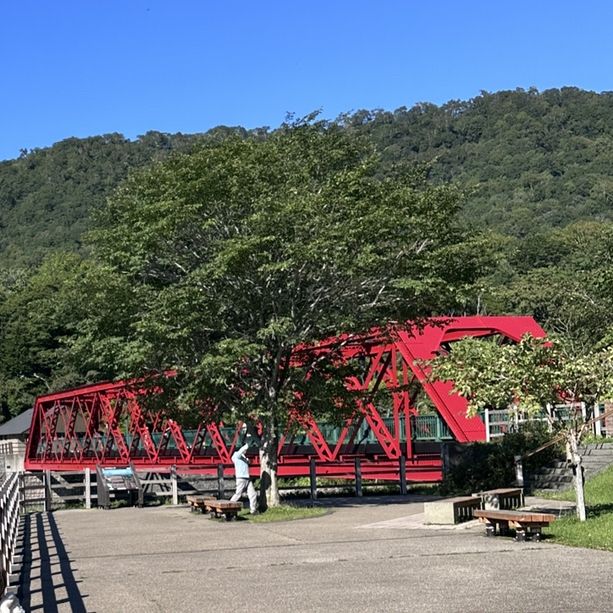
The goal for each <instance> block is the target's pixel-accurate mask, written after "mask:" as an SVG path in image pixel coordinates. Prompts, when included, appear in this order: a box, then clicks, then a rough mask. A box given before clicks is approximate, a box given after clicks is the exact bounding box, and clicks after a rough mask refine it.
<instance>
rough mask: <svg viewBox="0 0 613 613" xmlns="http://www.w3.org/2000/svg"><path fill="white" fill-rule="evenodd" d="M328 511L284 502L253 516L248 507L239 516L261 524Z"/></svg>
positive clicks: (303, 517)
mask: <svg viewBox="0 0 613 613" xmlns="http://www.w3.org/2000/svg"><path fill="white" fill-rule="evenodd" d="M326 513H327V511H326V509H322V508H318V507H294V506H292V505H289V504H284V505H281V506H280V507H272V508H270V509H268V510H267V511H265V512H264V513H260V514H259V515H253V516H252V515H251V514H250V513H249V511H248V509H243V510H242V511H241V512H240V513H239V517H240V518H245V519H248V520H249V521H251V522H254V523H258V524H260V523H267V522H273V521H292V520H295V519H308V518H310V517H320V516H321V515H325V514H326Z"/></svg>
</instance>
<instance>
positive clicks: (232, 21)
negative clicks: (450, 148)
mask: <svg viewBox="0 0 613 613" xmlns="http://www.w3.org/2000/svg"><path fill="white" fill-rule="evenodd" d="M612 24H613V3H611V2H607V1H604V0H603V1H596V0H585V1H583V2H577V1H576V0H573V1H569V0H559V1H553V0H551V1H548V0H541V1H538V0H532V1H531V2H526V1H523V0H513V1H506V0H487V1H486V0H481V1H477V0H475V1H472V2H469V1H466V0H465V1H464V2H459V1H456V2H452V1H449V0H439V1H435V0H433V1H431V2H423V1H422V0H420V1H416V0H404V1H400V0H378V1H375V0H372V1H370V0H369V1H366V0H336V1H335V0H328V1H327V2H325V1H321V0H312V1H310V2H303V1H291V0H285V1H277V0H269V1H266V0H259V1H257V2H256V1H255V0H251V1H247V0H243V1H237V0H217V1H213V0H200V1H196V0H165V1H164V0H0V57H2V62H1V63H0V160H2V159H9V158H13V157H17V156H18V155H19V150H20V149H21V148H33V147H45V146H49V145H51V144H53V143H54V142H57V141H59V140H62V139H64V138H68V137H71V136H78V137H84V136H91V135H96V134H104V133H109V132H121V133H123V134H125V135H126V136H128V137H130V138H134V137H135V136H137V135H138V134H143V133H145V132H147V131H148V130H160V131H163V132H184V133H192V132H202V131H206V130H208V129H209V128H212V127H214V126H216V125H220V124H224V125H243V126H245V127H249V128H253V127H257V126H263V125H268V126H271V127H274V126H277V125H279V123H281V121H283V119H284V117H285V114H286V113H287V112H295V113H297V114H298V115H302V114H306V113H308V112H310V111H312V110H314V109H318V108H321V109H323V114H324V116H325V117H328V118H333V117H336V116H337V115H338V114H339V113H341V112H346V111H352V110H357V109H362V108H367V109H373V108H384V109H389V110H393V109H396V108H398V107H400V106H411V105H413V104H415V103H416V102H423V101H428V102H434V103H437V104H440V103H443V102H445V101H447V100H450V99H468V98H472V97H474V96H476V95H478V94H479V92H480V91H481V90H487V91H497V90H500V89H514V88H516V87H525V88H527V87H531V86H535V87H538V88H539V89H547V88H550V87H562V86H565V85H573V86H578V87H582V88H585V89H590V90H595V91H604V90H613V71H612V70H611V68H612V67H613V66H612V65H613V36H612V35H611V28H612V27H613V26H612Z"/></svg>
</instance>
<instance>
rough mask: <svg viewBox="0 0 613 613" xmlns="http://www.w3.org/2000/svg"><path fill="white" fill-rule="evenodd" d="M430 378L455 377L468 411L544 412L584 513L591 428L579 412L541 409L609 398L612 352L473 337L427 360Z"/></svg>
mask: <svg viewBox="0 0 613 613" xmlns="http://www.w3.org/2000/svg"><path fill="white" fill-rule="evenodd" d="M431 365H432V375H431V376H432V377H433V378H434V379H437V380H441V381H453V386H454V391H455V392H457V393H458V394H459V395H460V396H462V397H464V398H466V399H467V401H468V408H467V412H468V414H469V415H476V414H477V413H478V412H479V411H480V410H482V409H485V408H490V409H507V408H511V409H512V410H515V411H522V412H525V413H528V414H532V415H538V416H539V417H540V416H542V415H544V416H545V417H546V418H548V419H549V420H550V422H551V425H552V426H554V427H555V429H556V430H557V431H559V432H560V436H561V437H563V439H564V440H565V442H566V448H567V455H568V459H569V461H570V462H571V464H572V466H573V472H574V475H575V479H574V483H575V491H576V494H577V515H578V517H579V519H580V520H582V521H584V520H585V518H586V512H585V502H584V495H583V470H582V467H581V464H582V458H581V454H580V451H579V444H580V442H581V439H582V438H583V436H584V435H585V434H586V433H587V432H588V431H589V428H588V425H587V423H586V422H585V420H584V419H583V416H582V415H581V413H580V412H576V411H573V410H569V411H567V412H564V413H560V412H558V411H555V410H549V411H545V407H546V406H547V405H555V404H556V403H560V402H565V403H568V405H569V407H571V406H573V403H579V402H585V403H589V404H592V403H594V402H596V401H598V400H601V401H602V400H606V399H610V398H612V397H613V352H612V351H611V350H610V349H607V350H601V351H599V352H593V353H590V354H577V353H575V352H573V351H572V349H571V348H570V346H569V344H568V343H563V342H561V341H557V342H551V341H546V340H544V339H535V338H532V337H530V336H526V337H524V338H523V339H522V340H521V342H520V343H518V344H517V345H509V344H506V345H500V344H497V343H494V342H484V341H479V340H475V339H464V340H462V341H460V342H458V343H454V345H453V349H452V350H451V351H450V352H449V353H448V354H446V355H442V356H440V357H438V358H436V359H435V360H433V361H432V362H431Z"/></svg>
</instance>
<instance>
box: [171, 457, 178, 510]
mask: <svg viewBox="0 0 613 613" xmlns="http://www.w3.org/2000/svg"><path fill="white" fill-rule="evenodd" d="M170 481H171V486H172V504H174V505H175V506H176V505H178V504H179V489H178V487H177V466H176V464H173V465H172V466H171V467H170Z"/></svg>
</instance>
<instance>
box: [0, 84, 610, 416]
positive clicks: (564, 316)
mask: <svg viewBox="0 0 613 613" xmlns="http://www.w3.org/2000/svg"><path fill="white" fill-rule="evenodd" d="M336 125H339V126H340V127H341V129H342V130H343V134H345V133H346V134H347V135H349V136H350V137H352V136H355V138H356V141H357V140H358V139H359V140H360V141H366V142H370V143H371V144H373V145H374V146H375V148H376V149H377V150H378V151H379V152H380V155H381V161H380V163H379V164H378V166H377V168H378V171H377V172H378V173H379V175H378V176H380V175H388V174H389V176H391V175H392V174H393V173H395V172H396V169H395V167H396V166H397V165H398V164H399V163H401V162H402V163H406V162H408V163H409V164H408V165H409V167H410V166H411V165H415V164H417V166H418V167H419V166H420V163H422V164H423V167H424V168H426V169H429V170H428V172H429V174H430V182H432V183H434V184H435V185H436V184H448V183H452V184H455V185H456V186H457V187H458V188H459V190H460V191H461V192H462V193H463V194H464V195H463V197H461V198H460V199H459V200H461V202H462V209H461V211H460V213H459V215H460V217H461V221H462V222H463V223H462V224H461V225H463V229H462V232H463V233H464V237H465V239H466V241H465V242H464V243H463V247H461V248H458V250H457V251H450V256H449V257H450V259H449V262H448V263H447V265H446V266H447V268H448V269H449V271H451V272H454V274H455V277H456V278H457V280H459V279H460V278H461V277H465V279H464V280H463V281H462V284H463V285H462V287H460V288H459V291H458V294H457V295H454V297H453V300H450V299H449V298H450V297H449V295H448V294H446V293H445V291H443V290H442V289H441V288H439V287H438V286H437V285H435V284H433V285H431V286H430V285H428V283H423V282H422V284H421V285H420V287H419V291H420V292H421V294H420V295H421V296H422V297H423V296H425V295H430V296H431V299H430V302H428V305H427V309H426V310H429V311H431V312H446V313H525V314H533V315H534V316H535V317H537V319H538V320H539V321H540V322H541V323H542V324H543V325H544V326H545V327H546V328H547V329H548V331H550V332H558V333H562V334H564V335H566V337H567V338H568V339H569V340H570V341H571V343H573V344H574V345H575V346H576V347H577V348H583V347H584V348H586V349H589V348H590V347H593V346H596V345H598V344H600V345H603V344H609V343H612V342H613V315H611V313H613V256H611V254H613V93H601V94H597V93H593V92H586V91H582V90H579V89H576V88H563V89H561V90H547V91H544V92H541V93H539V92H538V91H536V90H529V91H525V90H516V91H507V92H498V93H492V94H490V93H483V94H481V95H480V96H478V97H476V98H474V99H472V100H469V101H465V102H462V101H451V102H448V103H447V104H444V105H443V106H436V105H433V104H419V105H416V106H414V107H412V108H410V109H407V108H401V109H397V110H396V111H393V112H391V111H390V112H388V111H383V110H375V111H366V110H362V111H357V112H354V113H351V114H347V115H344V116H342V117H340V118H338V120H337V122H336ZM231 135H232V136H238V137H241V138H244V137H247V136H249V135H251V136H256V137H259V138H262V139H266V138H269V137H270V132H269V131H268V130H267V129H266V128H262V129H260V130H254V131H247V130H245V129H243V128H226V127H219V128H216V129H214V130H211V131H210V132H207V133H206V134H198V135H183V134H176V135H169V134H162V133H159V132H149V133H147V134H145V135H144V136H141V137H139V138H138V139H136V140H134V141H130V140H128V139H126V138H124V137H123V136H122V135H120V134H110V135H104V136H98V137H93V138H87V139H77V138H70V139H67V140H65V141H62V142H60V143H57V144H56V145H54V146H52V147H49V148H46V149H36V150H33V151H24V152H23V154H22V155H21V156H20V157H19V158H18V159H16V160H9V161H5V162H0V421H1V419H2V416H8V415H9V414H10V413H13V414H15V413H18V412H20V411H21V410H23V409H24V408H27V407H28V406H29V405H31V402H32V400H33V398H34V396H35V395H36V394H39V393H41V392H43V391H46V390H55V389H61V388H63V387H67V386H70V385H75V384H79V383H82V382H85V381H95V380H99V379H100V378H107V377H111V376H114V373H115V372H116V371H114V370H113V369H112V368H108V369H106V368H104V367H101V366H96V367H93V366H92V367H85V366H84V364H85V363H86V362H87V361H88V360H87V352H91V351H92V348H91V344H90V345H87V344H86V343H85V342H84V341H83V339H84V338H86V337H87V335H88V334H90V332H91V329H90V328H88V326H90V325H91V326H93V325H94V324H95V326H96V327H97V329H98V332H99V331H100V330H103V331H104V334H105V335H106V338H105V342H103V343H101V344H98V345H97V348H96V349H95V351H98V352H100V354H103V353H104V352H105V351H106V352H107V353H106V354H105V355H104V357H105V360H106V362H107V363H108V364H111V363H112V362H113V359H114V356H113V355H112V353H113V352H114V351H116V350H117V347H121V348H123V347H125V346H126V344H125V339H126V338H128V337H129V335H130V334H131V326H132V323H131V321H130V319H129V318H127V319H126V317H125V316H124V314H125V313H126V312H127V311H130V310H134V311H135V312H136V311H137V310H138V308H139V305H141V303H142V301H141V299H140V298H137V297H135V295H134V293H133V287H132V285H131V284H130V283H128V282H127V281H126V279H125V278H122V277H121V276H120V277H117V275H115V274H114V273H113V271H112V267H111V268H109V267H105V266H102V267H100V265H99V263H97V262H96V261H94V260H93V259H92V258H90V257H88V253H87V248H86V247H85V246H84V245H86V243H85V242H83V241H82V237H83V234H84V232H85V231H86V230H89V229H91V228H92V227H93V224H94V221H93V220H94V219H95V218H96V217H97V215H96V213H97V211H98V210H100V209H101V208H102V207H103V206H104V205H105V202H106V201H107V199H108V198H113V194H114V193H115V190H116V188H117V187H118V186H119V185H120V183H121V182H122V181H124V180H125V179H126V178H127V177H129V176H130V174H131V171H137V169H143V168H145V167H147V166H148V165H150V164H151V163H154V162H165V161H167V160H168V159H169V158H172V156H173V154H174V153H190V152H192V151H193V150H195V148H197V147H198V145H199V144H201V143H202V142H205V141H209V142H210V141H223V140H224V139H226V138H228V137H229V136H231ZM356 141H354V142H356ZM414 163H415V164H414ZM171 166H172V164H171ZM147 172H148V171H147ZM420 172H421V171H418V172H417V174H420ZM132 174H134V173H132ZM162 174H163V173H162ZM451 192H453V193H457V190H453V189H452V190H451ZM451 192H450V193H451ZM115 197H116V196H115ZM190 204H191V203H190ZM161 221H162V222H164V220H161ZM162 227H164V223H162ZM156 232H157V230H156ZM451 254H454V255H453V257H452V255H451ZM469 280H470V281H469ZM409 285H410V284H408V285H407V287H409ZM437 292H438V294H445V295H441V297H440V300H437V295H438V294H437ZM424 304H425V303H424ZM119 321H122V322H123V323H122V324H121V326H118V323H117V322H119ZM107 341H108V342H107ZM109 347H111V348H112V349H108V348H109ZM105 348H106V349H105ZM79 352H80V353H79Z"/></svg>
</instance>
